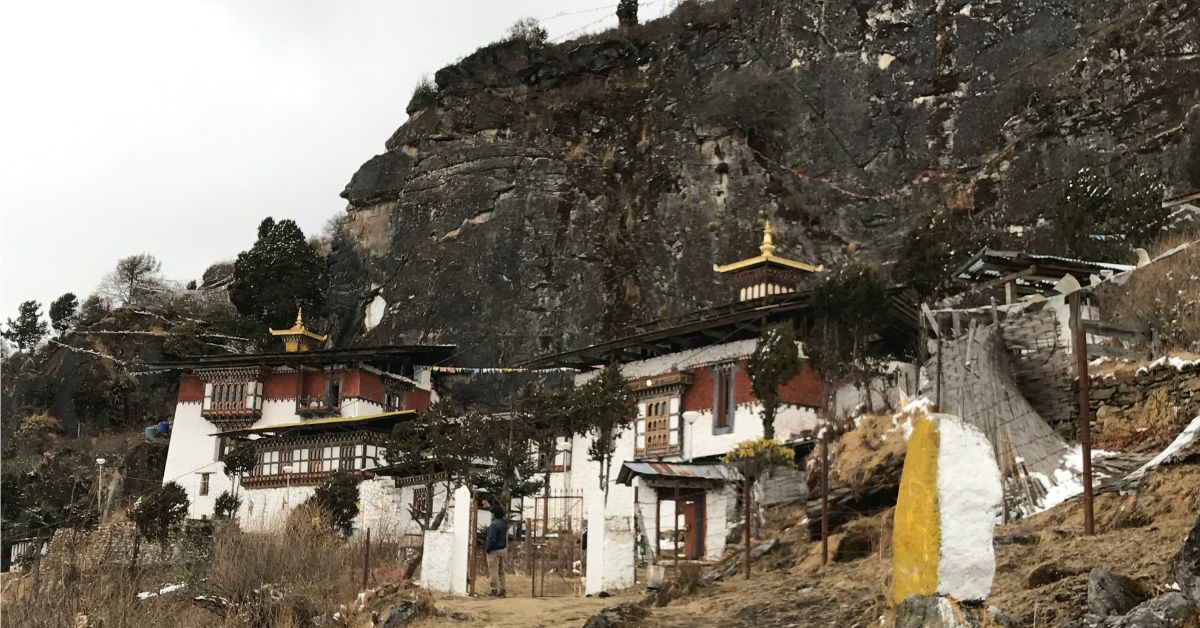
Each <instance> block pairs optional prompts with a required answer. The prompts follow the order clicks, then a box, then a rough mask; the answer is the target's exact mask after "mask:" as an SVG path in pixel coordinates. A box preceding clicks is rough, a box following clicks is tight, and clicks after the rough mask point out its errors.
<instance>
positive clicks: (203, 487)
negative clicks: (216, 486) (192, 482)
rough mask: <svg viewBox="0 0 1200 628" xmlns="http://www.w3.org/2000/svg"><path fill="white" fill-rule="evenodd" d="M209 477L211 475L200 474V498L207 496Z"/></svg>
mask: <svg viewBox="0 0 1200 628" xmlns="http://www.w3.org/2000/svg"><path fill="white" fill-rule="evenodd" d="M211 475H212V473H201V474H200V495H202V496H203V495H208V491H209V489H210V488H211V487H210V483H211V482H210V477H209V476H211Z"/></svg>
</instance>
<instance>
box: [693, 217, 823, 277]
mask: <svg viewBox="0 0 1200 628" xmlns="http://www.w3.org/2000/svg"><path fill="white" fill-rule="evenodd" d="M774 235H775V229H774V228H772V227H771V221H770V220H766V221H764V222H763V239H762V244H760V245H759V246H758V250H759V254H758V255H757V256H755V257H751V258H749V259H744V260H741V261H738V262H734V263H732V264H725V265H724V266H720V265H717V264H713V270H714V271H716V272H718V273H729V272H734V271H738V270H742V269H744V268H753V267H757V266H762V265H764V264H773V265H775V266H784V267H787V268H794V269H796V270H801V271H805V272H810V273H816V272H820V271H822V270H824V268H823V267H821V266H813V265H811V264H805V263H804V262H798V261H796V260H791V259H786V258H783V257H776V256H775V240H774Z"/></svg>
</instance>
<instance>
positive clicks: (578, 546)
mask: <svg viewBox="0 0 1200 628" xmlns="http://www.w3.org/2000/svg"><path fill="white" fill-rule="evenodd" d="M533 505H534V511H533V513H532V516H531V517H529V522H528V523H529V525H528V527H527V528H526V536H525V559H526V561H527V565H528V569H527V571H528V573H529V574H530V579H531V583H530V592H531V595H532V596H533V597H545V596H557V595H583V588H584V587H583V574H584V570H585V568H586V564H587V558H586V552H585V551H584V546H583V541H582V537H583V533H584V529H583V528H584V526H583V523H584V511H583V495H582V494H581V493H580V492H578V491H574V492H572V491H562V492H557V493H556V492H551V493H550V494H549V495H543V496H541V497H535V498H534V502H533Z"/></svg>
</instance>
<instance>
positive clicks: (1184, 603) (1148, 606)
mask: <svg viewBox="0 0 1200 628" xmlns="http://www.w3.org/2000/svg"><path fill="white" fill-rule="evenodd" d="M1197 625H1200V609H1198V608H1197V606H1196V605H1195V604H1193V603H1192V601H1191V600H1190V599H1188V598H1187V596H1185V595H1184V594H1182V593H1180V592H1178V591H1171V592H1170V593H1165V594H1163V595H1160V596H1158V597H1156V598H1154V599H1152V600H1149V601H1147V602H1144V603H1142V604H1141V605H1139V606H1138V607H1137V608H1134V609H1133V610H1132V611H1129V614H1127V615H1125V616H1124V617H1122V618H1121V620H1120V621H1119V622H1117V623H1116V624H1115V626H1116V628H1192V627H1194V626H1197Z"/></svg>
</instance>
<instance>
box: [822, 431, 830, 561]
mask: <svg viewBox="0 0 1200 628" xmlns="http://www.w3.org/2000/svg"><path fill="white" fill-rule="evenodd" d="M828 562H829V425H826V426H825V428H824V429H823V430H821V564H822V565H824V564H826V563H828Z"/></svg>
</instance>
